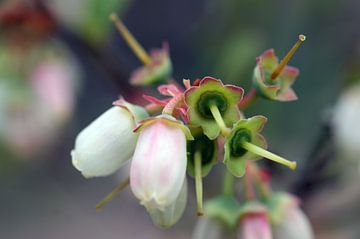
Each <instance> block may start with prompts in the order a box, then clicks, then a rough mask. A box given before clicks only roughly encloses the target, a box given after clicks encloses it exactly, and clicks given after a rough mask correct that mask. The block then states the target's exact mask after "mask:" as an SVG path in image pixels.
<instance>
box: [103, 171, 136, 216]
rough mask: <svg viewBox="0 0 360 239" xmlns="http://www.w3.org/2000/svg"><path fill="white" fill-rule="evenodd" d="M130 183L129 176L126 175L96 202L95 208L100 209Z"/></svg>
mask: <svg viewBox="0 0 360 239" xmlns="http://www.w3.org/2000/svg"><path fill="white" fill-rule="evenodd" d="M129 184H130V178H129V177H128V178H127V179H125V180H124V181H122V182H121V183H120V184H119V185H118V186H117V187H116V188H115V189H114V190H113V191H112V192H111V193H109V194H108V195H106V197H104V198H103V199H102V200H101V201H100V202H98V203H97V204H96V209H101V208H102V207H103V206H105V205H106V204H107V203H108V202H110V201H111V200H113V199H114V197H115V196H116V195H118V194H119V193H121V192H122V191H123V190H124V189H125V188H126V187H127V186H129Z"/></svg>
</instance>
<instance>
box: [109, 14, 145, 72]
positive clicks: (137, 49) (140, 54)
mask: <svg viewBox="0 0 360 239" xmlns="http://www.w3.org/2000/svg"><path fill="white" fill-rule="evenodd" d="M110 20H111V21H112V22H113V23H114V24H115V27H116V29H117V30H118V31H119V33H120V34H121V36H122V37H123V38H124V40H125V41H126V43H127V44H128V46H129V47H130V48H131V50H132V51H133V52H134V54H135V55H136V56H137V58H139V60H140V61H141V62H142V63H143V64H144V65H148V64H150V62H151V57H150V56H149V54H148V53H147V52H146V51H145V50H144V48H143V47H142V46H141V45H140V43H139V42H138V41H137V40H136V38H135V37H134V36H133V35H132V34H131V32H130V31H129V30H128V29H127V27H126V26H125V24H124V23H123V22H122V21H121V20H120V18H119V17H118V16H117V15H116V14H115V13H112V14H111V15H110Z"/></svg>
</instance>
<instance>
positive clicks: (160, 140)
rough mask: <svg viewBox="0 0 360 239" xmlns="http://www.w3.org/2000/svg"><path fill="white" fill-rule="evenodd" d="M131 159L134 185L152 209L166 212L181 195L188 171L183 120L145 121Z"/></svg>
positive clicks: (138, 193) (142, 200) (131, 177)
mask: <svg viewBox="0 0 360 239" xmlns="http://www.w3.org/2000/svg"><path fill="white" fill-rule="evenodd" d="M136 131H140V135H139V139H138V142H137V144H136V149H135V153H134V156H133V159H132V162H131V169H130V185H131V189H132V191H133V193H134V194H135V196H136V197H137V198H138V199H139V200H140V203H141V204H142V205H144V206H145V207H146V208H147V210H148V211H152V210H154V209H159V210H161V211H164V210H165V208H166V207H167V206H169V205H170V204H172V203H173V202H174V201H175V200H176V198H177V197H178V195H179V193H180V190H181V187H182V185H183V182H184V180H185V173H186V163H187V159H186V135H185V133H186V134H187V135H188V137H190V138H192V136H191V134H190V131H189V130H188V128H187V127H186V126H184V125H183V124H182V123H181V122H180V121H177V120H175V119H173V118H172V117H170V116H165V115H162V116H160V117H156V118H149V119H146V120H144V121H142V122H141V125H140V126H139V127H138V128H137V130H136Z"/></svg>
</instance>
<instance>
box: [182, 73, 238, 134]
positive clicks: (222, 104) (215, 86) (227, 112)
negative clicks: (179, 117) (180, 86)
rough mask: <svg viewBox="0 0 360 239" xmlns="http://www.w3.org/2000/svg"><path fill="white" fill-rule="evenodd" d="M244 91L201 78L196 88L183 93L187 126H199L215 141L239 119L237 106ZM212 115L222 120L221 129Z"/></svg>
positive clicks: (210, 78)
mask: <svg viewBox="0 0 360 239" xmlns="http://www.w3.org/2000/svg"><path fill="white" fill-rule="evenodd" d="M243 93H244V90H243V89H242V88H241V87H237V86H233V85H223V83H222V82H221V81H220V80H218V79H215V78H212V77H205V78H203V79H202V80H201V81H200V83H199V85H198V86H192V87H190V88H189V89H187V90H186V91H185V102H186V104H187V105H188V117H189V124H190V125H194V126H201V128H202V129H203V131H204V134H205V135H206V136H208V137H209V138H210V139H215V138H216V137H217V136H218V135H219V134H220V131H221V130H224V128H226V126H232V124H233V123H235V122H236V121H237V120H239V118H240V111H239V109H238V108H237V104H238V103H239V102H240V100H241V99H242V96H243ZM214 114H218V115H219V116H221V117H222V118H223V122H224V123H225V125H222V128H221V127H220V126H219V125H218V123H217V122H216V119H215V116H214Z"/></svg>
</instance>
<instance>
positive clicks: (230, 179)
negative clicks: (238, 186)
mask: <svg viewBox="0 0 360 239" xmlns="http://www.w3.org/2000/svg"><path fill="white" fill-rule="evenodd" d="M234 182H235V178H234V176H233V175H232V174H231V173H230V172H229V170H225V174H224V185H223V194H224V195H226V196H232V195H234Z"/></svg>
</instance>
